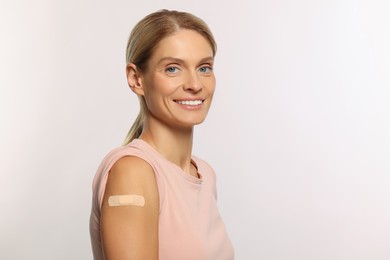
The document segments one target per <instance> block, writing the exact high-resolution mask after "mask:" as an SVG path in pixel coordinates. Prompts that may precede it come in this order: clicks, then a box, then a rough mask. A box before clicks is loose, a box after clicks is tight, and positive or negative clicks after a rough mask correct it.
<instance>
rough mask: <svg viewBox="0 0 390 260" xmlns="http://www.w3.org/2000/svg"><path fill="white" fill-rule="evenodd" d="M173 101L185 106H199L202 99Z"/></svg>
mask: <svg viewBox="0 0 390 260" xmlns="http://www.w3.org/2000/svg"><path fill="white" fill-rule="evenodd" d="M175 102H176V103H178V104H180V105H185V106H199V105H201V104H202V103H203V100H200V99H199V100H175Z"/></svg>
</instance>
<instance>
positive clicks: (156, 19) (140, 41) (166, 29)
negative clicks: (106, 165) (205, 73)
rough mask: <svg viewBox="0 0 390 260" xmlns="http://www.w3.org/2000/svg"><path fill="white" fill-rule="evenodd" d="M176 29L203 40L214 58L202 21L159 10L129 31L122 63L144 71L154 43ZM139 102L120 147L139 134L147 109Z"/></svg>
mask: <svg viewBox="0 0 390 260" xmlns="http://www.w3.org/2000/svg"><path fill="white" fill-rule="evenodd" d="M180 29H189V30H194V31H196V32H198V33H199V34H201V35H202V36H203V37H205V39H206V40H208V41H209V43H210V46H211V48H212V50H213V56H215V53H216V51H217V44H216V42H215V40H214V37H213V35H212V33H211V31H210V29H209V27H208V26H207V24H206V23H205V22H204V21H203V20H202V19H200V18H198V17H196V16H194V15H193V14H190V13H186V12H179V11H169V10H160V11H157V12H155V13H151V14H149V15H147V16H146V17H145V18H143V19H142V20H141V21H139V22H138V23H137V24H136V26H135V27H134V28H133V30H132V31H131V34H130V37H129V40H128V42H127V48H126V64H129V63H133V64H135V65H136V66H137V68H138V69H139V70H140V71H146V69H147V63H148V61H149V59H150V57H151V56H152V54H153V51H154V49H155V48H156V46H157V44H158V43H159V42H160V41H161V40H162V39H164V38H165V37H167V36H169V35H171V34H173V33H175V32H177V31H179V30H180ZM139 101H140V111H139V114H138V116H137V118H136V120H135V121H134V123H133V125H132V126H131V128H130V130H129V132H128V134H127V137H126V139H125V141H124V145H126V144H128V143H130V142H131V141H132V140H133V139H135V138H138V137H139V136H140V135H141V133H142V130H143V127H144V121H145V118H146V112H147V108H146V103H145V100H144V98H143V97H142V96H139Z"/></svg>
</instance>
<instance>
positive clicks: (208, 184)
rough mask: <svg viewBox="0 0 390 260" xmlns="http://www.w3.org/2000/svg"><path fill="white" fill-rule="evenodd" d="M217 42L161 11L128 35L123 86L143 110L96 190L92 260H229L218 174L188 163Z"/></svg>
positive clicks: (209, 94) (179, 15) (196, 23)
mask: <svg viewBox="0 0 390 260" xmlns="http://www.w3.org/2000/svg"><path fill="white" fill-rule="evenodd" d="M215 52H216V43H215V41H214V38H213V36H212V34H211V32H210V30H209V28H208V27H207V25H206V24H205V23H204V22H203V21H202V20H201V19H199V18H197V17H195V16H193V15H191V14H189V13H184V12H177V11H167V10H162V11H158V12H156V13H152V14H150V15H148V16H146V17H145V18H144V19H143V20H141V21H140V22H139V23H138V24H137V25H136V26H135V28H134V29H133V31H132V33H131V35H130V38H129V41H128V45H127V51H126V61H127V67H126V73H127V81H128V84H129V86H130V88H131V90H132V91H133V92H134V93H135V94H137V95H138V97H139V99H140V107H141V108H140V113H139V115H138V117H137V119H136V121H135V123H134V125H133V126H132V128H131V129H130V131H129V134H128V136H127V138H126V141H125V145H124V146H123V147H120V148H117V149H115V150H113V151H112V152H110V153H109V154H108V155H107V156H106V157H105V159H104V160H103V162H102V164H101V165H100V167H99V169H98V171H97V173H96V176H95V179H94V183H93V192H94V194H93V206H92V213H91V221H90V228H91V240H92V247H93V254H94V259H95V260H96V259H99V260H100V259H106V260H112V259H142V260H145V259H161V260H164V259H165V260H175V259H178V260H187V259H197V260H203V259H209V260H225V259H233V248H232V245H231V242H230V240H229V238H228V236H227V234H226V230H225V227H224V224H223V222H222V220H221V217H220V215H219V212H218V209H217V205H216V189H215V174H214V171H213V170H212V168H211V167H210V166H209V165H208V164H207V163H206V162H204V161H203V160H201V159H199V158H197V157H194V156H192V153H191V151H192V141H193V129H194V125H197V124H200V123H201V122H202V121H203V120H204V119H205V117H206V115H207V112H208V110H209V107H210V104H211V101H212V98H213V94H214V88H215V77H214V73H213V62H214V56H215Z"/></svg>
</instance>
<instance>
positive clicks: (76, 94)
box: [0, 0, 390, 260]
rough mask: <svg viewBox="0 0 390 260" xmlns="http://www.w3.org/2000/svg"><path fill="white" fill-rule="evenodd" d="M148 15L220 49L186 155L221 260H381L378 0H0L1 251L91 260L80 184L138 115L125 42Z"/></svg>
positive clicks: (388, 127) (386, 123) (389, 179)
mask: <svg viewBox="0 0 390 260" xmlns="http://www.w3.org/2000/svg"><path fill="white" fill-rule="evenodd" d="M161 8H168V9H179V10H185V11H189V12H193V13H194V14H196V15H198V16H200V17H202V18H203V19H204V20H206V21H207V22H208V24H209V25H210V27H211V28H212V30H213V32H214V34H215V36H216V39H217V41H218V43H219V50H218V54H217V63H216V75H217V92H216V96H215V102H214V104H213V107H212V110H211V111H210V114H209V117H208V119H207V120H206V122H205V123H204V124H203V125H201V126H199V127H198V128H197V130H196V138H195V139H196V140H195V141H196V142H195V143H196V146H195V149H194V153H195V154H197V155H198V156H201V157H203V158H205V159H206V160H208V161H209V162H210V163H211V164H212V165H213V166H214V168H215V169H216V171H217V174H218V193H219V206H220V211H221V214H222V215H223V217H224V220H225V222H226V225H227V228H228V231H229V234H230V236H231V239H232V241H233V243H234V246H235V251H236V259H238V260H258V259H269V260H277V259H278V260H279V259H280V260H284V259H287V260H289V259H299V260H302V259H310V260H312V259H314V260H317V259H332V260H333V259H343V260H345V259H353V260H359V259H370V260H372V259H390V221H389V219H390V188H389V187H390V160H389V156H390V102H389V100H390V47H389V46H390V16H389V13H390V2H389V1H387V0H383V1H379V0H361V1H357V0H356V1H354V0H323V1H319V0H314V1H305V0H296V1H289V0H272V1H249V0H240V1H183V0H171V1H160V0H159V1H124V0H117V1H75V0H71V1H70V0H63V1H49V0H48V1H27V0H26V1H2V2H1V7H0V30H1V31H0V33H1V42H0V47H1V48H0V55H1V56H0V66H1V67H0V71H1V72H0V87H1V94H0V117H1V122H0V123H1V128H0V158H1V181H0V191H1V196H0V207H1V214H0V258H1V259H7V260H13V259H39V260H44V259H47V260H53V259H64V260H69V259H91V252H90V242H89V234H88V218H89V211H90V200H91V181H92V178H93V175H94V173H95V171H96V169H97V166H98V164H99V163H100V161H101V159H102V158H103V156H104V155H105V154H106V153H107V152H108V151H109V150H110V149H112V148H114V147H116V146H118V145H120V144H121V142H122V140H123V138H124V137H125V134H126V132H127V130H128V128H129V127H130V125H131V123H132V121H133V120H134V118H135V116H136V114H137V112H138V102H137V99H136V97H135V96H134V95H133V94H132V93H131V91H130V90H129V89H128V87H127V84H126V80H125V73H124V67H125V61H124V59H125V58H124V53H125V45H126V41H127V37H128V34H129V32H130V29H131V28H132V26H133V25H134V24H135V23H136V22H137V21H138V20H139V19H141V18H142V17H144V16H145V15H146V14H148V13H150V12H153V11H156V10H158V9H161Z"/></svg>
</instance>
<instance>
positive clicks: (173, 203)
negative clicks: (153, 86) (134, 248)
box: [90, 139, 234, 260]
mask: <svg viewBox="0 0 390 260" xmlns="http://www.w3.org/2000/svg"><path fill="white" fill-rule="evenodd" d="M124 156H137V157H139V158H142V159H143V160H145V161H146V162H148V163H149V164H150V165H151V166H152V168H153V169H154V172H155V174H156V181H157V186H158V190H159V195H160V215H159V259H160V260H192V259H193V260H231V259H234V256H233V247H232V244H231V242H230V240H229V238H228V235H227V233H226V229H225V225H224V224H223V221H222V219H221V217H220V214H219V211H218V208H217V198H216V197H217V196H216V182H215V173H214V171H213V169H212V168H211V167H210V166H209V165H208V164H207V163H206V162H204V161H203V160H200V159H199V158H196V157H193V158H192V159H193V161H194V162H195V163H196V165H197V167H198V171H199V173H200V175H201V178H200V179H198V178H195V177H193V176H191V175H189V174H187V173H185V172H183V171H182V170H181V168H180V167H178V166H177V165H175V164H173V163H171V162H170V161H168V160H166V159H165V158H164V157H163V156H162V155H161V154H159V153H158V152H157V151H156V150H154V149H153V148H152V147H151V146H149V145H148V144H147V143H146V142H144V141H142V140H140V139H135V140H133V141H132V142H131V143H130V144H128V145H127V146H124V147H119V148H116V149H114V150H113V151H111V152H110V153H109V154H108V155H107V156H106V157H105V158H104V159H103V161H102V163H101V165H100V167H99V169H98V171H97V173H96V176H95V178H94V181H93V201H92V212H91V219H90V233H91V242H92V250H93V255H94V259H95V260H104V256H103V252H102V245H101V238H100V209H101V205H102V199H103V195H104V191H105V186H106V182H107V177H108V173H109V171H110V169H111V167H112V166H113V165H114V163H115V162H116V161H117V160H119V159H120V158H122V157H124Z"/></svg>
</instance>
